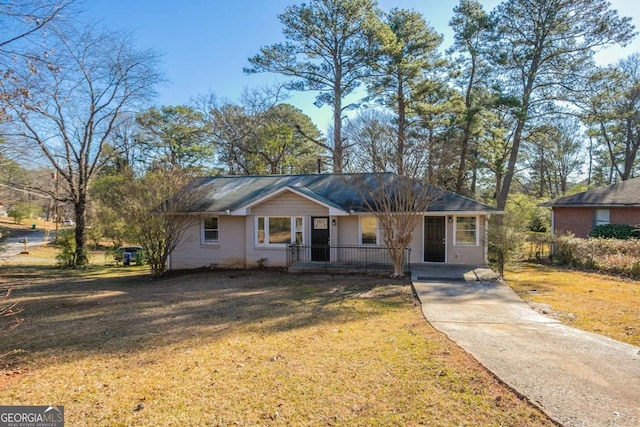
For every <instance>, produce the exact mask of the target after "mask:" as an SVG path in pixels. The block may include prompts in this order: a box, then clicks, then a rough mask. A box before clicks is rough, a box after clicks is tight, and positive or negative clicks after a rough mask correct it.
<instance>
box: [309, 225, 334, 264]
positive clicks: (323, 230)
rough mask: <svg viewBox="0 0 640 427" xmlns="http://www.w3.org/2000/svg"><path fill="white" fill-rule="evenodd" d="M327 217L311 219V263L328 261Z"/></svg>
mask: <svg viewBox="0 0 640 427" xmlns="http://www.w3.org/2000/svg"><path fill="white" fill-rule="evenodd" d="M329 258H330V252H329V217H328V216H313V217H311V261H329Z"/></svg>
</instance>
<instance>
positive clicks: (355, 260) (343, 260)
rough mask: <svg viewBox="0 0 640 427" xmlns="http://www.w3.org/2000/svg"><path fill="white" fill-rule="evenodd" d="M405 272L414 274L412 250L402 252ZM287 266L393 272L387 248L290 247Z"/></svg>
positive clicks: (308, 268) (349, 246) (301, 268)
mask: <svg viewBox="0 0 640 427" xmlns="http://www.w3.org/2000/svg"><path fill="white" fill-rule="evenodd" d="M402 264H403V271H404V272H405V273H409V272H410V271H411V248H405V249H404V250H403V263H402ZM287 267H289V268H290V269H291V268H292V267H293V268H295V269H299V270H327V271H328V270H343V271H350V270H358V271H385V270H391V271H392V270H393V262H392V260H391V255H390V254H389V249H388V248H387V247H385V246H358V245H300V244H293V245H289V246H288V247H287Z"/></svg>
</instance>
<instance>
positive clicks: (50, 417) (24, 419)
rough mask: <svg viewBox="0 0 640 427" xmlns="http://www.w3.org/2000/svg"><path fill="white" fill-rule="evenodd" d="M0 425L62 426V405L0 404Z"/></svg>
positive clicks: (17, 426)
mask: <svg viewBox="0 0 640 427" xmlns="http://www.w3.org/2000/svg"><path fill="white" fill-rule="evenodd" d="M0 427H64V406H0Z"/></svg>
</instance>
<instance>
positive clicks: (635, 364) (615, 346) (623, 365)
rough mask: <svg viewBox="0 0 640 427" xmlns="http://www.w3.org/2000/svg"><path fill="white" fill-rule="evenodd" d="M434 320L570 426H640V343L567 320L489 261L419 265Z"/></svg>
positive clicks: (416, 276) (417, 277)
mask: <svg viewBox="0 0 640 427" xmlns="http://www.w3.org/2000/svg"><path fill="white" fill-rule="evenodd" d="M412 281H413V286H414V288H415V291H416V293H417V295H418V298H419V299H420V301H421V303H422V311H423V313H424V315H425V317H426V319H427V320H428V321H429V323H431V324H432V325H433V326H434V327H435V328H436V329H438V330H439V331H441V332H442V333H444V334H445V335H447V336H448V337H449V338H450V339H451V340H453V341H454V342H456V343H457V344H458V345H459V346H461V347H462V348H463V349H465V350H466V351H467V352H468V353H470V354H471V355H473V357H475V358H476V359H477V360H478V361H479V362H480V363H482V364H483V365H484V366H485V367H486V368H487V369H489V370H490V371H491V372H493V373H494V374H495V375H496V376H497V377H498V378H500V379H501V380H502V381H503V382H505V383H506V384H507V385H509V386H510V387H512V388H513V389H514V390H516V391H517V392H518V393H520V394H521V395H524V396H526V397H527V398H528V399H529V400H530V401H531V402H532V403H534V404H535V405H537V406H538V407H539V408H540V409H542V410H543V411H544V412H545V413H546V414H547V415H549V416H550V417H551V418H553V419H554V420H555V421H557V422H559V423H560V424H562V425H564V426H567V427H569V426H640V347H635V346H632V345H628V344H624V343H621V342H618V341H615V340H612V339H609V338H606V337H603V336H601V335H596V334H592V333H589V332H584V331H581V330H578V329H574V328H571V327H568V326H564V325H562V324H561V323H559V322H558V321H557V320H555V319H552V318H549V317H547V316H544V315H542V314H540V313H538V312H536V311H535V310H533V309H532V308H531V306H529V305H528V304H527V303H526V302H524V301H523V300H522V299H521V298H520V297H519V296H518V295H517V294H516V293H515V292H514V291H513V290H512V289H511V288H509V287H508V286H506V285H505V284H504V283H502V282H501V281H498V280H497V279H496V276H495V274H494V273H493V272H492V271H491V270H489V269H487V268H484V267H477V266H463V267H443V266H435V267H428V266H418V267H417V268H415V267H414V271H413V272H412Z"/></svg>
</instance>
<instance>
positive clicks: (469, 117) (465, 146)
mask: <svg viewBox="0 0 640 427" xmlns="http://www.w3.org/2000/svg"><path fill="white" fill-rule="evenodd" d="M475 75H476V58H475V56H474V55H472V57H471V75H470V76H469V84H468V85H467V90H466V93H465V96H464V107H465V112H464V130H463V132H462V141H461V142H460V163H459V164H458V176H457V177H456V193H458V194H463V193H464V192H465V191H464V190H465V185H464V178H465V176H466V175H467V152H468V150H469V141H470V140H471V124H472V122H473V116H474V115H475V113H474V114H472V113H471V107H472V105H471V91H472V90H473V85H474V84H475Z"/></svg>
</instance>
